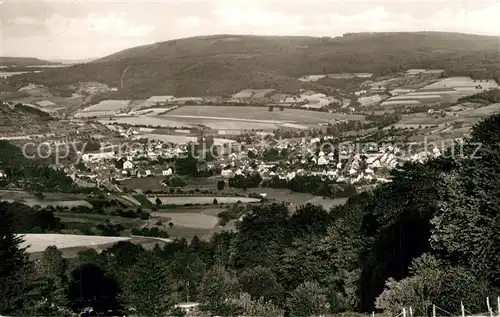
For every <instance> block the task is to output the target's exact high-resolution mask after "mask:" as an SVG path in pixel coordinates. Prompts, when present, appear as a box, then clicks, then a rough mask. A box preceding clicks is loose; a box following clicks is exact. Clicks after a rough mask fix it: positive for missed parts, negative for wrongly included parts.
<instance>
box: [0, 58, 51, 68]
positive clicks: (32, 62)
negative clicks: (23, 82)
mask: <svg viewBox="0 0 500 317" xmlns="http://www.w3.org/2000/svg"><path fill="white" fill-rule="evenodd" d="M59 64H61V63H57V62H51V61H46V60H43V59H39V58H34V57H8V56H0V66H16V67H25V66H39V65H59Z"/></svg>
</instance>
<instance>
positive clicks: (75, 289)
mask: <svg viewBox="0 0 500 317" xmlns="http://www.w3.org/2000/svg"><path fill="white" fill-rule="evenodd" d="M119 293H120V289H119V287H118V283H117V282H116V280H115V279H114V278H113V277H111V276H110V275H109V274H108V273H107V272H106V271H105V270H103V269H102V268H101V267H99V266H98V265H96V264H93V263H83V264H80V265H79V266H78V267H76V268H75V269H74V270H73V271H72V272H71V277H70V283H69V287H68V300H69V301H70V304H71V308H72V309H73V311H75V312H80V311H82V310H83V309H85V308H87V307H92V309H93V310H94V311H95V312H98V313H107V312H108V311H109V310H111V311H113V312H115V313H116V312H118V311H120V308H121V307H120V305H119V302H118V295H119Z"/></svg>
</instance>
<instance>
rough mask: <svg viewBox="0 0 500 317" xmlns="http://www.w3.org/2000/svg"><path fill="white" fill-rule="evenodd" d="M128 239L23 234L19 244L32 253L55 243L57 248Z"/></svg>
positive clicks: (127, 238)
mask: <svg viewBox="0 0 500 317" xmlns="http://www.w3.org/2000/svg"><path fill="white" fill-rule="evenodd" d="M129 239H130V238H129V237H103V236H84V235H73V234H49V233H42V234H25V235H24V242H23V243H22V244H21V247H28V249H27V252H28V253H33V252H41V251H44V250H45V249H46V248H47V247H48V246H51V245H55V246H56V247H57V248H58V249H63V248H72V247H79V246H89V247H92V246H96V245H102V244H108V243H115V242H118V241H126V240H129Z"/></svg>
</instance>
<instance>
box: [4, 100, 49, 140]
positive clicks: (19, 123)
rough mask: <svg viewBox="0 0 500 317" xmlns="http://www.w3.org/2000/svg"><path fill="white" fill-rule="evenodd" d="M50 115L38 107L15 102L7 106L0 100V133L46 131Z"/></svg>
mask: <svg viewBox="0 0 500 317" xmlns="http://www.w3.org/2000/svg"><path fill="white" fill-rule="evenodd" d="M51 120H52V117H51V116H50V115H49V114H48V113H46V112H43V111H41V110H39V109H36V108H33V107H29V106H25V105H21V104H17V105H15V106H9V105H7V104H4V103H2V102H0V135H2V136H5V135H16V134H25V133H47V132H49V128H48V122H49V121H51Z"/></svg>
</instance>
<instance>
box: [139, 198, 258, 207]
mask: <svg viewBox="0 0 500 317" xmlns="http://www.w3.org/2000/svg"><path fill="white" fill-rule="evenodd" d="M158 198H160V200H161V202H162V203H163V204H164V205H179V206H182V205H185V204H193V205H205V204H212V203H213V201H214V199H217V201H218V202H219V203H223V204H232V203H235V202H238V201H241V202H242V203H257V202H259V201H260V200H259V199H257V198H248V197H216V196H176V197H175V196H172V197H158ZM148 199H149V201H151V203H154V202H155V200H156V198H155V197H148Z"/></svg>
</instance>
